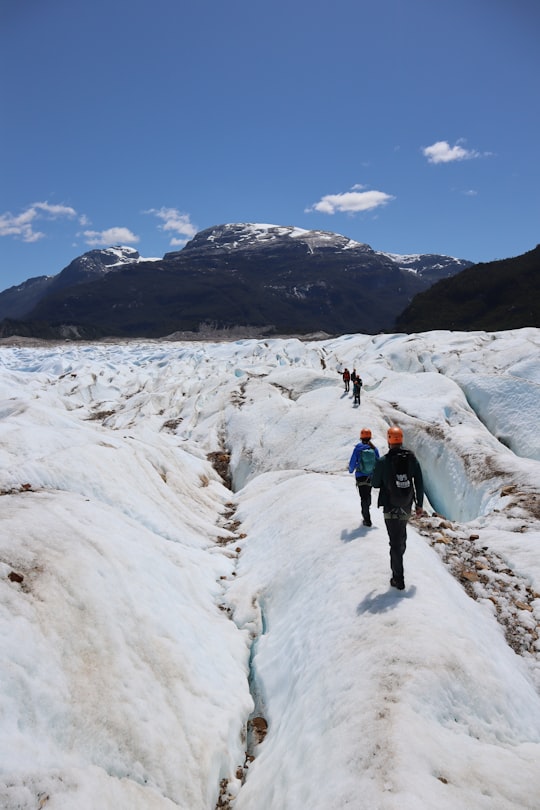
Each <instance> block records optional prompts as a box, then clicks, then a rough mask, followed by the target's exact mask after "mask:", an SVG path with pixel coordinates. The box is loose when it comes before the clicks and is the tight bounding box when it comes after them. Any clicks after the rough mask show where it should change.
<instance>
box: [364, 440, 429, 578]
mask: <svg viewBox="0 0 540 810" xmlns="http://www.w3.org/2000/svg"><path fill="white" fill-rule="evenodd" d="M387 438H388V453H387V454H386V455H385V456H383V457H382V458H381V459H379V461H378V462H377V466H376V467H375V470H374V472H373V476H372V478H371V485H372V486H373V487H376V488H377V489H379V499H378V502H377V506H382V508H383V514H384V522H385V524H386V530H387V532H388V538H389V540H390V567H391V569H392V578H391V580H390V585H391V586H392V587H393V588H397V589H398V590H400V591H402V590H403V589H404V588H405V575H404V571H403V555H404V554H405V549H406V546H407V522H408V520H409V519H410V517H411V512H412V508H413V503H414V504H415V505H416V514H417V515H421V514H423V512H424V510H423V509H422V504H423V502H424V483H423V477H422V470H421V468H420V464H419V463H418V459H417V458H416V456H415V455H414V453H413V452H412V451H411V450H406V449H405V448H404V447H403V446H402V445H403V431H402V430H401V428H399V427H396V426H392V427H390V428H388V433H387Z"/></svg>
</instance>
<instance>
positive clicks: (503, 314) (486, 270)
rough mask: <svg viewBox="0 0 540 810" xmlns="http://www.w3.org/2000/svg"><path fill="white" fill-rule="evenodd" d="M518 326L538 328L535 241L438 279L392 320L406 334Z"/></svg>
mask: <svg viewBox="0 0 540 810" xmlns="http://www.w3.org/2000/svg"><path fill="white" fill-rule="evenodd" d="M524 326H536V327H538V326H540V245H537V246H536V248H534V250H530V251H528V252H527V253H524V254H522V255H521V256H515V257H513V258H511V259H501V260H499V261H494V262H489V263H482V264H475V265H473V266H472V267H469V268H466V269H465V270H463V271H462V272H461V273H458V274H457V275H455V276H453V277H452V278H446V279H443V280H441V281H438V282H437V283H436V284H434V285H433V286H432V287H430V288H429V289H428V290H426V291H424V292H422V293H419V294H418V295H417V296H416V297H415V298H413V300H412V301H411V303H410V304H409V305H408V306H407V307H406V308H405V310H404V311H403V312H402V313H401V315H400V316H399V317H398V318H397V321H396V329H397V331H401V332H409V333H410V332H427V331H430V330H432V329H450V330H452V331H456V330H464V331H467V330H471V329H481V330H484V331H487V332H497V331H500V330H504V329H520V328H522V327H524Z"/></svg>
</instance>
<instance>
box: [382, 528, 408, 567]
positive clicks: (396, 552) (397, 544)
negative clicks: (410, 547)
mask: <svg viewBox="0 0 540 810" xmlns="http://www.w3.org/2000/svg"><path fill="white" fill-rule="evenodd" d="M384 522H385V523H386V529H387V531H388V537H389V539H390V568H391V569H392V577H393V578H394V579H395V580H396V582H403V581H404V574H403V555H404V554H405V549H406V547H407V520H406V519H403V518H386V517H385V519H384Z"/></svg>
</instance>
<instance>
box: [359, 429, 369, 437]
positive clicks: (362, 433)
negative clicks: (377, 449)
mask: <svg viewBox="0 0 540 810" xmlns="http://www.w3.org/2000/svg"><path fill="white" fill-rule="evenodd" d="M360 438H361V439H371V430H370V429H369V428H362V430H361V431H360Z"/></svg>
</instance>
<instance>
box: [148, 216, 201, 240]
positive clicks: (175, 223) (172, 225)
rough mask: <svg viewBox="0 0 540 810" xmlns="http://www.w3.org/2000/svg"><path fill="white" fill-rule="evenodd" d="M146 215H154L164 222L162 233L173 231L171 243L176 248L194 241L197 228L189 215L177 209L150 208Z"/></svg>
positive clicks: (161, 227) (161, 226)
mask: <svg viewBox="0 0 540 810" xmlns="http://www.w3.org/2000/svg"><path fill="white" fill-rule="evenodd" d="M145 214H153V215H154V216H155V217H157V218H158V219H160V220H161V221H162V223H163V224H162V225H159V229H160V231H171V233H172V234H176V235H175V236H171V240H170V243H169V244H171V245H172V246H174V247H183V246H184V245H185V244H186V242H189V240H190V239H193V237H194V236H195V234H196V233H197V228H196V226H195V225H193V223H192V222H191V220H190V217H189V214H182V213H181V212H180V211H178V209H177V208H150V209H149V210H148V211H145Z"/></svg>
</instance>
